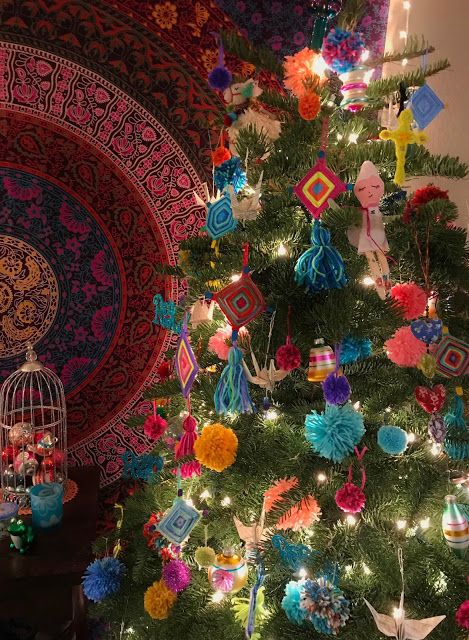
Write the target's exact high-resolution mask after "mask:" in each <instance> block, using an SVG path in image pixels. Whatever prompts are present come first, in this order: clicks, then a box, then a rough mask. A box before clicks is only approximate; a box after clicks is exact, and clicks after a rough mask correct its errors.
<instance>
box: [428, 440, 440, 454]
mask: <svg viewBox="0 0 469 640" xmlns="http://www.w3.org/2000/svg"><path fill="white" fill-rule="evenodd" d="M430 451H431V452H432V455H434V456H435V457H436V456H439V455H440V453H441V444H438V442H434V443H433V444H432V448H431V449H430Z"/></svg>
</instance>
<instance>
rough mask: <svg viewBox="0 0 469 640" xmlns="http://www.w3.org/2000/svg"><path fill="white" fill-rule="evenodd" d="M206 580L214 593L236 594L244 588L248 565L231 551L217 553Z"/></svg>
mask: <svg viewBox="0 0 469 640" xmlns="http://www.w3.org/2000/svg"><path fill="white" fill-rule="evenodd" d="M208 580H209V582H210V584H211V586H212V588H213V589H214V591H223V593H237V592H238V591H240V590H241V589H242V588H243V587H245V586H246V583H247V580H248V565H247V563H246V561H245V560H244V559H243V558H241V556H239V555H237V554H236V553H234V552H233V551H232V550H231V549H225V550H224V551H223V553H219V554H218V555H217V556H216V558H215V562H214V564H213V565H212V566H211V567H210V568H209V570H208Z"/></svg>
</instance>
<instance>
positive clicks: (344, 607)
mask: <svg viewBox="0 0 469 640" xmlns="http://www.w3.org/2000/svg"><path fill="white" fill-rule="evenodd" d="M300 607H301V608H302V609H304V610H305V611H306V620H307V621H309V622H311V624H312V625H313V627H314V628H315V629H316V631H318V632H319V633H325V634H326V635H334V636H336V635H337V634H338V633H339V631H340V629H341V627H344V626H345V624H346V622H347V620H348V619H349V617H350V603H349V601H348V600H347V598H346V597H345V596H344V594H343V592H342V591H341V590H340V589H339V587H337V586H336V585H334V584H331V583H330V582H329V580H327V579H326V578H325V577H320V578H319V579H317V580H305V582H304V584H303V586H302V590H301V604H300Z"/></svg>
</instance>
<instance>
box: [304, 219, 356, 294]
mask: <svg viewBox="0 0 469 640" xmlns="http://www.w3.org/2000/svg"><path fill="white" fill-rule="evenodd" d="M347 281H348V279H347V276H346V273H345V265H344V261H343V260H342V256H341V255H340V253H339V252H338V251H337V249H335V248H334V247H333V246H332V245H331V235H330V233H329V231H328V230H327V229H326V228H325V227H324V226H323V225H322V223H321V222H320V221H319V220H314V222H313V225H312V229H311V247H310V248H309V249H308V250H307V251H305V253H303V255H301V256H300V258H299V259H298V262H297V263H296V265H295V282H296V283H297V284H298V285H300V286H304V287H305V288H306V290H307V291H308V292H309V293H318V292H319V291H327V290H329V289H342V288H343V287H345V285H346V284H347Z"/></svg>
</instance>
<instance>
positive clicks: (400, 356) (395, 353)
mask: <svg viewBox="0 0 469 640" xmlns="http://www.w3.org/2000/svg"><path fill="white" fill-rule="evenodd" d="M384 349H385V351H386V353H387V356H388V358H389V359H390V360H391V361H392V362H394V364H397V365H398V366H399V367H415V366H417V364H418V363H419V362H420V359H421V357H422V356H423V354H424V353H426V350H427V348H426V346H425V343H424V342H421V341H420V340H417V338H416V337H415V336H414V335H413V334H412V331H411V329H410V327H401V328H400V329H398V330H397V331H396V332H395V333H394V335H393V336H392V338H389V340H387V341H386V342H385V343H384Z"/></svg>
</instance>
